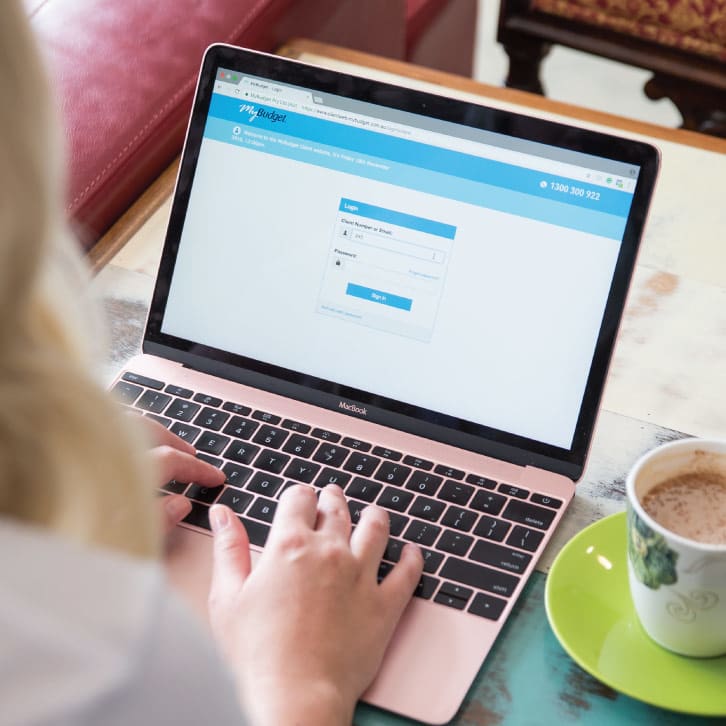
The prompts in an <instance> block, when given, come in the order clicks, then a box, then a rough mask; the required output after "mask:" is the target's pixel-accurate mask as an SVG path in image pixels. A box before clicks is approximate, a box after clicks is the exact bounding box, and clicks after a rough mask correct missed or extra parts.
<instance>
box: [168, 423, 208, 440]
mask: <svg viewBox="0 0 726 726" xmlns="http://www.w3.org/2000/svg"><path fill="white" fill-rule="evenodd" d="M171 432H172V433H174V434H176V435H177V436H178V437H179V438H180V439H183V440H184V441H186V442H187V443H188V444H193V443H194V441H195V440H196V438H197V436H199V434H200V433H201V432H202V430H201V429H200V428H197V427H196V426H192V425H191V424H189V423H183V422H181V421H176V422H175V423H174V424H173V425H172V427H171Z"/></svg>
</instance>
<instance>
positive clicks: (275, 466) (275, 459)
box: [255, 449, 290, 474]
mask: <svg viewBox="0 0 726 726" xmlns="http://www.w3.org/2000/svg"><path fill="white" fill-rule="evenodd" d="M288 461H290V457H289V456H288V455H287V454H281V453H280V452H279V451H273V450H272V449H263V450H262V453H261V454H260V455H259V456H258V457H257V458H256V459H255V466H256V467H257V468H258V469H264V470H265V471H271V472H272V473H273V474H279V473H280V472H281V471H282V470H283V469H284V468H285V466H286V465H287V462H288Z"/></svg>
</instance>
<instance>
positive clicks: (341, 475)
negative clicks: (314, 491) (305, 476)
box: [313, 468, 351, 487]
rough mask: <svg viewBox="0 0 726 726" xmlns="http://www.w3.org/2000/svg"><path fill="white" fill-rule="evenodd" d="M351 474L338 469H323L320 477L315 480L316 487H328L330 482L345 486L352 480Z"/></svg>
mask: <svg viewBox="0 0 726 726" xmlns="http://www.w3.org/2000/svg"><path fill="white" fill-rule="evenodd" d="M350 479H351V475H350V474H346V473H345V472H342V471H339V470H338V469H329V468H325V469H323V470H322V471H321V472H320V474H319V476H318V478H317V479H316V480H315V481H314V482H313V484H314V485H315V486H316V487H326V486H328V484H337V485H338V486H339V487H345V485H346V484H347V483H348V482H349V481H350Z"/></svg>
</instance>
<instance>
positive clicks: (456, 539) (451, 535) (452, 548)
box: [436, 529, 474, 557]
mask: <svg viewBox="0 0 726 726" xmlns="http://www.w3.org/2000/svg"><path fill="white" fill-rule="evenodd" d="M473 542H474V538H473V537H469V536H468V535H466V534H459V532H452V531H451V530H450V529H445V530H444V533H443V534H442V535H441V537H439V541H438V542H437V543H436V549H437V550H441V551H442V552H448V553H449V554H451V555H459V557H464V556H466V553H467V552H468V551H469V548H470V547H471V545H472V544H473Z"/></svg>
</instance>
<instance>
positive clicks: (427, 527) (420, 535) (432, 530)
mask: <svg viewBox="0 0 726 726" xmlns="http://www.w3.org/2000/svg"><path fill="white" fill-rule="evenodd" d="M439 534H441V527H436V526H434V525H433V524H427V523H426V522H420V521H419V520H417V519H414V520H413V521H412V522H411V524H410V525H409V526H408V529H407V530H406V534H405V535H403V536H404V539H407V540H410V541H411V542H416V544H420V545H424V546H426V545H428V546H429V547H430V546H431V545H432V544H433V543H434V542H436V538H437V537H438V536H439Z"/></svg>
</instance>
